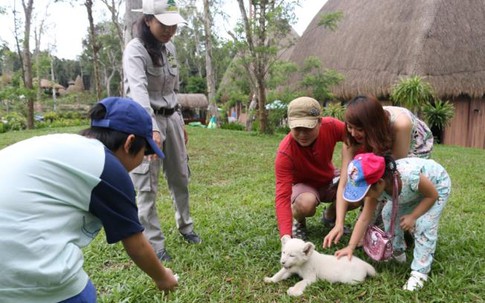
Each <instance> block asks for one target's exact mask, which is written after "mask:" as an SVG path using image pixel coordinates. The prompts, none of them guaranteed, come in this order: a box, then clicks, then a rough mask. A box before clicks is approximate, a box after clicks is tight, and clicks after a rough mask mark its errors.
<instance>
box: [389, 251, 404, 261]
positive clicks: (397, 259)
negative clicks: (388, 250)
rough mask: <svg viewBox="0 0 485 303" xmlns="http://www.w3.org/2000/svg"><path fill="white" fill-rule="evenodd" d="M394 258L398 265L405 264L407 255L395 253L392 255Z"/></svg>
mask: <svg viewBox="0 0 485 303" xmlns="http://www.w3.org/2000/svg"><path fill="white" fill-rule="evenodd" d="M392 258H393V259H394V260H396V262H398V263H405V262H406V253H404V252H403V251H401V252H394V253H393V254H392Z"/></svg>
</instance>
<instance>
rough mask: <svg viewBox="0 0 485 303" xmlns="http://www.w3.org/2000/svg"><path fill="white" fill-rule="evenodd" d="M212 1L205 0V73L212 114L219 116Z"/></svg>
mask: <svg viewBox="0 0 485 303" xmlns="http://www.w3.org/2000/svg"><path fill="white" fill-rule="evenodd" d="M209 7H210V1H209V0H204V20H205V22H204V31H205V71H206V79H207V95H208V98H209V104H210V113H211V115H212V116H217V114H218V111H217V105H216V78H215V74H214V70H213V68H212V58H213V55H212V16H211V14H210V9H209Z"/></svg>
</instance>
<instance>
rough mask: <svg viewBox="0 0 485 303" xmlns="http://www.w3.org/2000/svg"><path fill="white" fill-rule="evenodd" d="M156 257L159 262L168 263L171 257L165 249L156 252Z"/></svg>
mask: <svg viewBox="0 0 485 303" xmlns="http://www.w3.org/2000/svg"><path fill="white" fill-rule="evenodd" d="M157 257H158V259H159V260H160V261H164V262H169V261H172V257H170V255H169V254H168V252H167V250H166V249H165V248H162V249H161V250H159V251H158V252H157Z"/></svg>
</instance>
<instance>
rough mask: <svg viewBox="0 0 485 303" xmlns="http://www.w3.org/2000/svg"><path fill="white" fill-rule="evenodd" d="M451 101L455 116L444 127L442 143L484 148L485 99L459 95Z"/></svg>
mask: <svg viewBox="0 0 485 303" xmlns="http://www.w3.org/2000/svg"><path fill="white" fill-rule="evenodd" d="M452 103H453V105H454V106H455V117H454V118H453V120H452V121H451V124H450V125H449V126H448V127H447V128H446V129H445V132H444V139H443V143H444V144H448V145H460V146H465V147H475V148H485V131H484V129H485V100H484V99H477V98H474V99H472V98H470V97H467V96H460V97H456V98H454V99H453V100H452Z"/></svg>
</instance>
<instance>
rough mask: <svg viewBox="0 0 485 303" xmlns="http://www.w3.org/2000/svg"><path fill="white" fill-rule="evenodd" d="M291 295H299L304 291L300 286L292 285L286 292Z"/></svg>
mask: <svg viewBox="0 0 485 303" xmlns="http://www.w3.org/2000/svg"><path fill="white" fill-rule="evenodd" d="M286 293H287V294H288V295H289V296H292V297H299V296H301V295H302V294H303V291H302V290H301V289H299V288H298V287H295V286H293V287H290V288H288V291H287V292H286Z"/></svg>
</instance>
